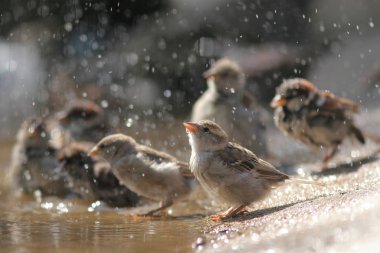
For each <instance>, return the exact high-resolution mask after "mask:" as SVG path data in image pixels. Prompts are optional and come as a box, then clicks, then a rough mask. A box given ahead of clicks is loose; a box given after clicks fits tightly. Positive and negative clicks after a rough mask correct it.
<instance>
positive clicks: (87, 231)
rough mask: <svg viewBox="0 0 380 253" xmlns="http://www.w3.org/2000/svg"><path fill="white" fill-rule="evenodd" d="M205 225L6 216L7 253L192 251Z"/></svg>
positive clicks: (0, 232)
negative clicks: (48, 252) (43, 252)
mask: <svg viewBox="0 0 380 253" xmlns="http://www.w3.org/2000/svg"><path fill="white" fill-rule="evenodd" d="M202 225H203V224H202V220H200V219H192V218H188V219H177V220H174V219H172V220H170V221H168V220H165V219H159V220H133V219H132V218H131V217H130V216H127V215H123V214H120V213H118V212H114V211H112V212H111V211H110V212H101V213H89V212H76V213H70V212H69V213H65V214H54V213H44V212H42V213H38V212H33V211H32V212H30V211H27V212H14V211H12V212H2V213H1V218H0V245H1V247H2V249H1V251H3V252H24V251H25V252H41V251H50V252H52V251H53V250H54V252H72V253H74V252H190V251H192V247H191V245H192V243H193V242H194V241H195V240H196V238H197V236H198V235H199V234H201V233H202Z"/></svg>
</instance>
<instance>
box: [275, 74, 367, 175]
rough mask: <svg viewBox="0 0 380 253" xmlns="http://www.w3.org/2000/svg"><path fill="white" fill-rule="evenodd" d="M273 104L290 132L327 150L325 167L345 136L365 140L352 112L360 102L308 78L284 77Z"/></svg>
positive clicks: (278, 121)
mask: <svg viewBox="0 0 380 253" xmlns="http://www.w3.org/2000/svg"><path fill="white" fill-rule="evenodd" d="M271 106H272V107H274V108H276V110H275V113H274V121H275V124H276V125H277V127H278V128H279V129H280V130H282V131H283V132H284V133H285V134H286V135H287V136H289V137H292V138H294V139H296V140H299V141H301V142H302V143H304V144H306V145H308V146H309V147H311V148H314V149H317V148H322V149H323V150H324V153H325V155H324V158H323V168H324V169H326V168H327V162H328V161H329V160H330V159H331V158H332V157H333V156H334V155H335V154H336V152H337V150H338V147H339V145H340V144H341V143H342V142H343V140H344V139H345V138H347V137H354V138H355V139H357V140H358V141H359V142H360V143H362V144H364V143H365V138H364V136H363V134H362V132H361V131H360V130H359V129H358V128H357V127H356V126H355V124H354V122H353V119H352V115H353V114H354V113H357V112H358V109H359V106H358V104H357V103H355V102H353V101H351V100H348V99H345V98H339V97H335V96H334V95H333V94H332V93H330V92H328V91H320V90H318V89H317V87H316V86H315V85H314V84H312V83H311V82H309V81H307V80H305V79H300V78H296V79H289V80H286V81H284V82H283V83H282V84H281V85H280V86H279V87H278V89H277V95H276V96H275V97H274V98H273V100H272V103H271Z"/></svg>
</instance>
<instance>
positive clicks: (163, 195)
mask: <svg viewBox="0 0 380 253" xmlns="http://www.w3.org/2000/svg"><path fill="white" fill-rule="evenodd" d="M89 155H90V156H100V157H102V158H103V159H105V160H107V161H108V162H109V163H110V165H111V171H112V172H113V173H114V175H115V176H116V177H117V178H118V179H119V180H120V181H121V182H122V183H123V184H124V185H125V186H126V187H127V188H128V189H130V190H132V191H133V192H135V193H137V194H138V195H140V196H143V197H146V198H148V199H152V200H156V201H160V207H159V208H157V209H154V210H152V211H149V212H148V213H146V214H144V216H150V215H157V214H160V213H162V211H163V210H165V209H166V208H167V207H169V206H171V205H172V204H173V202H174V201H175V200H176V199H178V198H181V197H183V196H185V195H187V194H188V193H189V192H190V180H186V177H187V176H190V173H189V172H188V165H187V164H186V163H184V162H181V161H178V160H177V159H176V158H175V157H173V156H171V155H168V154H166V153H163V152H159V151H157V150H154V149H152V148H149V147H147V146H144V145H141V144H139V143H137V142H136V141H135V140H134V139H133V138H132V137H129V136H127V135H123V134H113V135H109V136H107V137H105V138H103V139H102V140H101V141H100V142H99V143H98V144H96V146H95V147H94V148H93V149H92V150H91V151H90V152H89Z"/></svg>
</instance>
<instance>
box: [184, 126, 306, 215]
mask: <svg viewBox="0 0 380 253" xmlns="http://www.w3.org/2000/svg"><path fill="white" fill-rule="evenodd" d="M184 126H185V128H186V131H187V133H188V136H189V142H190V146H191V158H190V170H191V172H192V173H193V174H194V176H195V177H196V178H197V180H198V181H199V183H200V184H201V186H202V187H203V188H204V190H205V191H206V192H207V193H208V194H210V195H211V197H213V198H214V199H216V200H218V201H219V202H221V203H222V204H226V205H228V206H230V208H229V209H228V210H227V211H226V212H224V213H220V214H216V215H213V216H211V217H210V218H211V219H212V220H215V221H220V220H223V219H226V218H229V217H233V216H235V215H238V214H240V213H242V212H244V211H245V210H244V208H245V207H246V206H247V205H249V204H251V203H252V202H255V201H257V200H260V199H263V198H264V197H265V196H267V195H268V193H269V192H270V191H271V189H272V188H273V187H274V186H276V185H277V184H279V183H282V182H284V181H285V180H288V179H290V177H289V176H288V175H286V174H284V173H282V172H280V171H278V170H277V169H276V168H275V167H274V166H272V165H271V164H270V163H268V162H266V161H264V160H262V159H260V158H259V157H257V156H256V155H255V154H254V153H253V152H251V151H250V150H248V149H246V148H243V147H242V146H240V145H238V144H236V143H232V142H229V141H228V136H227V133H226V132H225V131H224V130H223V129H222V128H221V127H220V126H219V125H218V124H216V123H214V122H212V121H209V120H203V121H200V122H197V123H193V122H186V123H184ZM294 180H296V181H297V180H298V181H300V182H303V183H310V182H309V181H302V180H300V179H294Z"/></svg>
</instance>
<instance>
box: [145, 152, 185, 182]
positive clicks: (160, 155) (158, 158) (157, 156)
mask: <svg viewBox="0 0 380 253" xmlns="http://www.w3.org/2000/svg"><path fill="white" fill-rule="evenodd" d="M140 149H141V150H140V152H142V154H144V156H145V157H146V158H147V159H149V160H151V161H152V162H156V163H162V162H166V163H173V162H174V163H176V164H177V165H178V169H179V171H180V173H181V174H182V175H183V176H184V177H193V174H192V173H191V172H190V170H189V164H188V163H185V162H182V161H178V160H177V159H176V158H175V157H174V156H171V155H169V154H166V153H164V152H159V151H156V150H154V149H151V148H148V147H145V146H142V147H141V148H140Z"/></svg>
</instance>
